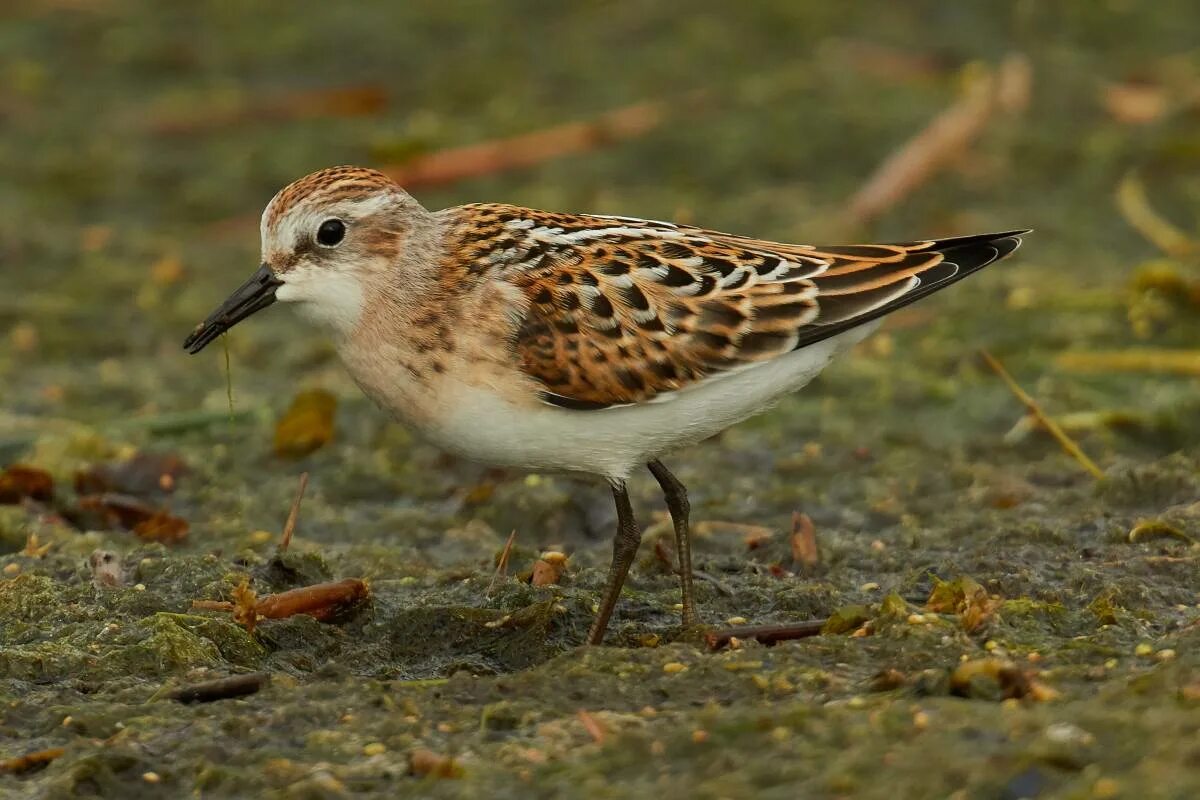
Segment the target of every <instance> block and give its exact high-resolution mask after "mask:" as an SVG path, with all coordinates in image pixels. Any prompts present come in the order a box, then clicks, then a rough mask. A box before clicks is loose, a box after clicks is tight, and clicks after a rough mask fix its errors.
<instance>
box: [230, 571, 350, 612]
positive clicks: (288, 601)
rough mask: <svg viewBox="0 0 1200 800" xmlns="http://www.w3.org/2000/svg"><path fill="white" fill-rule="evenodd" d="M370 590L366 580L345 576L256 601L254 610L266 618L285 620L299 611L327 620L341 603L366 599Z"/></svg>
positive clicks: (345, 604)
mask: <svg viewBox="0 0 1200 800" xmlns="http://www.w3.org/2000/svg"><path fill="white" fill-rule="evenodd" d="M368 593H369V592H368V589H367V584H366V582H365V581H362V580H359V579H358V578H346V579H345V580H342V581H334V582H330V583H318V584H315V585H313V586H301V587H300V588H299V589H289V590H288V591H286V592H280V593H278V594H271V595H267V596H266V597H264V598H263V599H261V600H259V601H258V602H257V603H256V604H255V606H254V610H255V613H257V614H258V616H260V617H262V618H264V619H283V618H284V617H291V616H294V615H296V614H308V615H309V616H311V617H316V618H317V619H328V618H329V617H330V616H332V615H333V613H334V612H336V611H337V610H338V609H339V608H341V607H342V606H347V605H350V604H352V603H357V602H359V601H361V600H365V599H366V597H367V594H368Z"/></svg>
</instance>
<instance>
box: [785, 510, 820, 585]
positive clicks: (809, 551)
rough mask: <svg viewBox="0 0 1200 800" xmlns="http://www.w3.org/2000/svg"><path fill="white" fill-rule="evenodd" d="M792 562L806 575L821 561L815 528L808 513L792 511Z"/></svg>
mask: <svg viewBox="0 0 1200 800" xmlns="http://www.w3.org/2000/svg"><path fill="white" fill-rule="evenodd" d="M791 545H792V562H793V565H794V566H795V567H797V568H799V569H800V570H801V571H802V572H804V573H805V574H806V575H807V574H811V573H812V571H813V570H814V569H815V568H816V567H817V565H818V564H820V563H821V551H820V549H819V548H818V547H817V528H816V526H815V525H813V521H812V518H811V517H809V516H808V514H802V513H801V512H799V511H793V512H792V538H791Z"/></svg>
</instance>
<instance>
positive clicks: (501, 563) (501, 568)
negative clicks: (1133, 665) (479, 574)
mask: <svg viewBox="0 0 1200 800" xmlns="http://www.w3.org/2000/svg"><path fill="white" fill-rule="evenodd" d="M516 540H517V529H516V528H513V532H512V533H510V534H509V535H508V541H507V542H505V543H504V549H503V550H501V551H500V558H499V559H498V560H497V561H496V572H495V573H494V574H493V575H492V582H491V583H489V584H488V588H487V591H486V592H484V595H485V596H487V595H490V594H491V593H492V592H493V591H494V590H495V588H496V584H497V583H499V582H500V579H501V578H503V577H504V576H505V575H507V574H508V559H509V557H510V556H511V555H512V548H513V542H515V541H516Z"/></svg>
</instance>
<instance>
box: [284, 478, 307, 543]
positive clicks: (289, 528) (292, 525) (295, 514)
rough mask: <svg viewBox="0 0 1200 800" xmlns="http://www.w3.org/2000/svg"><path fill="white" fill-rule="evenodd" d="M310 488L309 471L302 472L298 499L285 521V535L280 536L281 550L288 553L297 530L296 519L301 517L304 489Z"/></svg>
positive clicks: (297, 493) (294, 501)
mask: <svg viewBox="0 0 1200 800" xmlns="http://www.w3.org/2000/svg"><path fill="white" fill-rule="evenodd" d="M307 488H308V473H307V472H301V473H300V488H299V489H297V490H296V499H295V500H293V501H292V508H291V510H290V511H288V517H287V522H285V523H283V536H281V537H279V552H281V553H286V552H287V549H288V545H290V544H291V543H292V534H293V533H295V531H296V520H297V519H299V518H300V501H301V500H303V499H304V490H305V489H307Z"/></svg>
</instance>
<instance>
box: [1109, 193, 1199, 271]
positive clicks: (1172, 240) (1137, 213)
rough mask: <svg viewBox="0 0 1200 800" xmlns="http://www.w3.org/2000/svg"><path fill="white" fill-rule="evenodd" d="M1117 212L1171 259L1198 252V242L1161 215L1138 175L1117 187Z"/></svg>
mask: <svg viewBox="0 0 1200 800" xmlns="http://www.w3.org/2000/svg"><path fill="white" fill-rule="evenodd" d="M1117 209H1118V210H1120V212H1121V216H1123V217H1125V221H1126V222H1128V223H1129V224H1130V225H1131V226H1133V228H1134V229H1135V230H1137V232H1138V233H1140V234H1141V235H1142V236H1144V237H1146V239H1147V240H1149V241H1150V242H1151V243H1152V244H1154V245H1155V246H1157V247H1158V248H1159V249H1160V250H1162V251H1163V252H1164V253H1166V254H1167V255H1169V256H1185V255H1188V254H1190V253H1192V252H1195V250H1196V249H1197V244H1196V242H1194V241H1192V240H1191V239H1190V238H1189V237H1188V235H1187V234H1186V233H1184V232H1183V231H1181V230H1180V229H1179V228H1177V227H1175V225H1174V224H1172V223H1171V222H1170V221H1169V220H1167V218H1166V217H1164V216H1162V215H1161V214H1159V213H1158V212H1157V211H1155V210H1154V207H1153V206H1152V205H1150V201H1149V200H1148V199H1147V198H1146V187H1145V186H1144V185H1143V184H1142V181H1141V178H1139V177H1138V175H1137V173H1136V172H1130V173H1128V174H1126V175H1125V177H1124V178H1122V179H1121V182H1120V183H1119V184H1118V185H1117Z"/></svg>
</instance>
